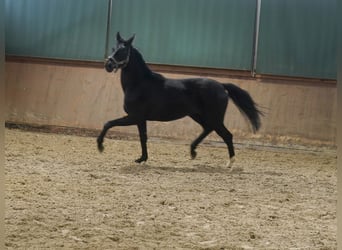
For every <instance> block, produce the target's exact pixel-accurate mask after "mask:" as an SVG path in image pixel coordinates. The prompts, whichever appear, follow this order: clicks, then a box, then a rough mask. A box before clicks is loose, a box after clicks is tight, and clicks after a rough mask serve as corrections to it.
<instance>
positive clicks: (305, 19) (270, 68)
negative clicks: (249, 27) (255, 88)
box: [256, 0, 337, 79]
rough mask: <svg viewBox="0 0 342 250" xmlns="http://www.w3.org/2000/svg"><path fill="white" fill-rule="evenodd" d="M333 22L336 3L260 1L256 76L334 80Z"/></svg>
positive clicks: (334, 47)
mask: <svg viewBox="0 0 342 250" xmlns="http://www.w3.org/2000/svg"><path fill="white" fill-rule="evenodd" d="M335 23H336V1H335V0H324V1H322V0H281V1H278V0H277V1H275V0H262V5H261V19H260V35H259V50H258V60H257V69H256V71H257V73H261V74H274V75H287V76H300V77H316V78H331V79H336V46H337V44H336V43H337V41H336V32H335V31H336V26H335Z"/></svg>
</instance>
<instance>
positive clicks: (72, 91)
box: [5, 61, 337, 145]
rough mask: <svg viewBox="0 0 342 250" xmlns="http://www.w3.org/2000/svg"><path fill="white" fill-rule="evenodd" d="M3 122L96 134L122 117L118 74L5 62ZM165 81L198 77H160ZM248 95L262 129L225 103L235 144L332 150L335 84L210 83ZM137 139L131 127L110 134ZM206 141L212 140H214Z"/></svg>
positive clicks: (181, 128) (160, 129) (170, 131)
mask: <svg viewBox="0 0 342 250" xmlns="http://www.w3.org/2000/svg"><path fill="white" fill-rule="evenodd" d="M5 72H6V109H7V113H6V120H7V121H10V122H18V123H28V124H39V125H56V126H68V127H80V128H88V129H101V128H102V125H103V124H104V123H105V122H106V121H107V120H111V119H114V118H117V117H120V116H122V115H124V111H123V107H122V106H123V105H122V103H123V93H122V90H121V85H120V79H119V76H120V74H119V73H117V74H108V73H107V72H105V71H104V69H102V68H95V67H93V68H92V67H81V66H69V65H52V64H44V63H42V64H40V63H28V62H25V63H20V62H12V61H8V62H7V63H6V65H5ZM164 75H165V76H167V77H172V78H187V77H198V75H193V76H190V75H182V74H171V73H165V74H164ZM211 78H213V79H216V80H218V81H220V82H231V83H235V84H237V85H239V86H240V87H242V88H244V89H246V90H247V91H249V93H250V94H251V95H252V97H253V98H254V100H255V101H256V102H257V103H258V104H259V105H260V106H262V107H264V108H265V109H264V110H265V112H266V116H265V117H263V119H262V128H261V129H260V131H259V132H258V133H257V134H256V135H253V134H252V133H251V130H250V127H249V126H248V124H247V122H246V120H245V119H244V118H243V116H242V115H241V114H240V113H239V111H238V110H237V108H236V107H235V106H234V104H233V103H232V102H231V103H230V104H229V105H228V109H227V114H226V118H225V124H226V126H227V127H228V129H229V130H231V131H232V132H233V134H234V137H235V138H239V137H240V138H256V139H257V138H276V137H278V138H280V137H282V138H286V137H289V138H290V137H293V138H303V139H305V140H307V139H308V140H319V141H324V142H328V143H331V144H334V145H336V112H337V91H336V83H335V84H334V83H326V82H319V81H317V80H313V81H312V82H310V81H308V80H305V81H300V80H298V79H297V80H296V81H294V80H291V79H285V80H279V79H277V80H276V79H271V78H269V79H266V78H260V79H252V78H249V79H242V78H228V77H211ZM113 130H115V131H118V132H121V133H132V134H134V135H136V134H137V129H136V127H121V128H119V127H118V128H115V129H113ZM200 131H201V128H200V126H199V125H197V124H196V123H195V122H193V121H192V120H191V119H190V118H184V119H181V120H178V121H173V122H165V123H161V122H150V123H148V134H149V136H156V137H169V138H176V139H186V140H192V139H194V138H195V137H196V136H197V135H198V134H199V133H200ZM211 138H212V139H217V137H216V136H215V135H213V136H211Z"/></svg>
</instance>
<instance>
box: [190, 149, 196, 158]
mask: <svg viewBox="0 0 342 250" xmlns="http://www.w3.org/2000/svg"><path fill="white" fill-rule="evenodd" d="M190 154H191V159H192V160H193V159H195V158H196V156H197V153H196V151H195V150H194V149H191V151H190Z"/></svg>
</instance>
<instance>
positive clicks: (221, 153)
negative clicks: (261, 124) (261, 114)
mask: <svg viewBox="0 0 342 250" xmlns="http://www.w3.org/2000/svg"><path fill="white" fill-rule="evenodd" d="M104 146H105V151H104V153H102V154H100V153H99V152H98V151H97V148H96V142H95V138H92V137H79V136H70V135H60V134H44V133H37V132H35V133H32V132H27V131H26V132H24V131H20V130H15V129H11V130H9V129H6V131H5V156H6V163H5V164H6V165H5V174H6V175H5V177H6V218H5V232H6V248H7V249H291V248H292V249H336V248H337V243H336V230H337V227H336V223H337V220H336V204H337V188H336V181H337V177H336V160H337V159H336V151H335V150H322V151H320V150H317V149H315V150H311V149H310V148H305V149H302V150H289V149H286V150H284V149H275V148H267V147H266V148H260V147H256V148H253V147H250V146H246V147H245V146H244V145H240V146H239V147H238V148H237V149H236V156H237V157H236V162H235V165H234V167H233V168H232V169H228V168H226V167H225V164H226V161H227V151H226V148H225V147H222V146H209V145H200V146H199V148H198V150H197V153H198V154H197V158H196V159H195V160H190V153H189V145H185V144H182V143H174V142H172V143H171V142H164V141H150V142H149V143H148V148H149V156H150V158H149V160H148V162H147V163H146V164H145V165H138V164H135V163H134V159H136V158H138V156H140V145H139V142H138V141H135V140H114V139H106V140H105V142H104Z"/></svg>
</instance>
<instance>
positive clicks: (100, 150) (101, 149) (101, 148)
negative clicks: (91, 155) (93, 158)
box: [97, 144, 104, 153]
mask: <svg viewBox="0 0 342 250" xmlns="http://www.w3.org/2000/svg"><path fill="white" fill-rule="evenodd" d="M97 149H98V150H99V152H100V153H102V152H103V150H104V146H103V145H102V144H98V145H97Z"/></svg>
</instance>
